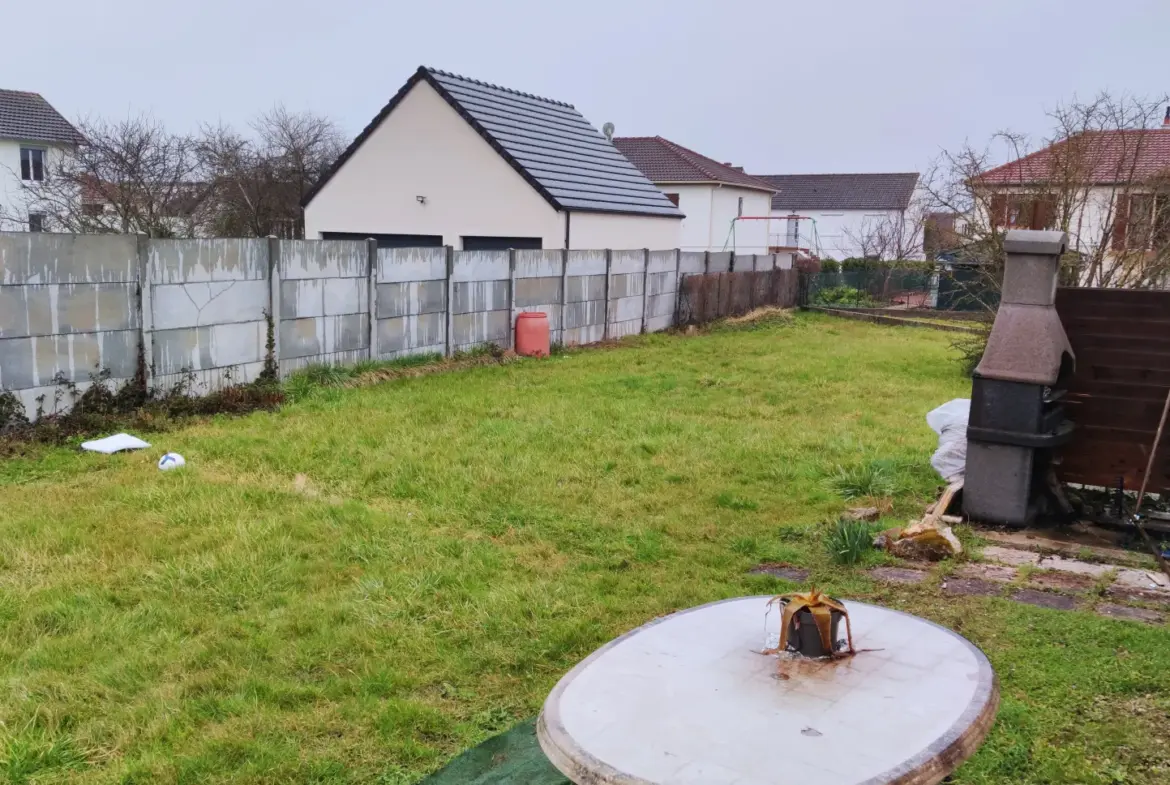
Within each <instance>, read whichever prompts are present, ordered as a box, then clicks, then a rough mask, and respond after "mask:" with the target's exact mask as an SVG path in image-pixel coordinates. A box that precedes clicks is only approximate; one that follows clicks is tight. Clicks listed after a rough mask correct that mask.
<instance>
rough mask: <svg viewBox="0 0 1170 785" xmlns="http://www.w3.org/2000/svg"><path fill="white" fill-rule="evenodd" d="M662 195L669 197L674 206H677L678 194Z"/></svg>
mask: <svg viewBox="0 0 1170 785" xmlns="http://www.w3.org/2000/svg"><path fill="white" fill-rule="evenodd" d="M663 196H665V197H666V198H667V199H669V200H670V201H671V203H672V204H674V206H675V207H678V194H663Z"/></svg>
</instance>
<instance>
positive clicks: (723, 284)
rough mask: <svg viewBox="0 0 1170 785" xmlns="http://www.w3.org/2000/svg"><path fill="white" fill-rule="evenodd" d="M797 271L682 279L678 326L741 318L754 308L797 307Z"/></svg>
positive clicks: (720, 274)
mask: <svg viewBox="0 0 1170 785" xmlns="http://www.w3.org/2000/svg"><path fill="white" fill-rule="evenodd" d="M799 284H800V281H799V273H798V272H797V271H796V270H780V269H776V270H762V271H759V272H753V271H751V270H746V271H744V272H734V273H708V274H706V275H688V276H685V277H684V278H683V281H682V288H681V290H680V292H679V304H678V310H679V317H678V323H679V324H702V323H705V322H710V321H714V320H715V319H722V318H724V317H727V316H742V315H743V314H745V313H747V312H748V311H750V310H752V309H753V308H759V307H761V306H764V305H776V306H779V307H781V308H793V307H795V306H796V304H797V295H798V289H799Z"/></svg>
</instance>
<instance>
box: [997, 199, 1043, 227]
mask: <svg viewBox="0 0 1170 785" xmlns="http://www.w3.org/2000/svg"><path fill="white" fill-rule="evenodd" d="M991 221H992V223H993V224H994V225H995V226H997V227H1002V228H1005V229H1054V228H1056V200H1055V199H1054V198H1052V197H1050V196H1023V195H1018V194H996V195H995V196H992V197H991Z"/></svg>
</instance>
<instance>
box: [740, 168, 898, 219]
mask: <svg viewBox="0 0 1170 785" xmlns="http://www.w3.org/2000/svg"><path fill="white" fill-rule="evenodd" d="M760 179H761V180H766V181H768V182H769V183H771V184H772V185H773V186H775V187H776V188H777V189H778V192H777V194H776V195H775V196H773V197H772V209H773V210H905V209H906V208H907V207H909V206H910V197H911V196H913V195H914V187H915V186H916V185H917V184H918V173H917V172H902V173H894V174H762V175H760Z"/></svg>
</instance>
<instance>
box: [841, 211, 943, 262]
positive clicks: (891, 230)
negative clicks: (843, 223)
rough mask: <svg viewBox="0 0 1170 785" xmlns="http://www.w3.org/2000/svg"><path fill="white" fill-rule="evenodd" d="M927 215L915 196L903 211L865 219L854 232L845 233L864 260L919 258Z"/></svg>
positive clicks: (847, 230) (847, 231)
mask: <svg viewBox="0 0 1170 785" xmlns="http://www.w3.org/2000/svg"><path fill="white" fill-rule="evenodd" d="M926 215H927V210H926V203H925V202H924V201H923V199H922V198H920V197H915V198H914V199H912V200H911V202H910V205H909V207H907V208H906V209H905V210H903V211H902V212H899V213H897V214H887V215H885V216H882V217H881V218H873V219H868V218H867V219H865V220H864V221H862V223H861V225H860V226H859V227H858V228H857V229H846V230H845V232H844V233H845V236H846V238H848V239H849V241H850V242H851V243H853V245H854V246H855V247H856V248H858V249H859V250H860V251H861V255H862V257H864V258H866V259H874V260H876V261H882V262H896V261H903V260H909V259H919V258H920V257H921V256H922V235H923V228H924V226H925V223H926Z"/></svg>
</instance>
